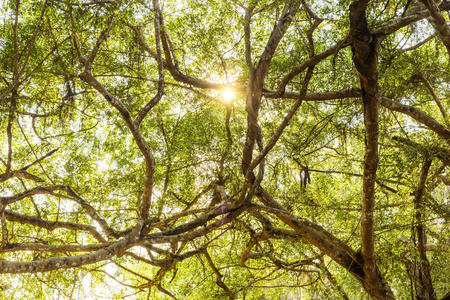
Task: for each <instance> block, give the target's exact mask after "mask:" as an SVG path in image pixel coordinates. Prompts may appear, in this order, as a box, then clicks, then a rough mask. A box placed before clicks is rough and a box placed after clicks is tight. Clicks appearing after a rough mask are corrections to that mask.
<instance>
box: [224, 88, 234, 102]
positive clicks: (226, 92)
mask: <svg viewBox="0 0 450 300" xmlns="http://www.w3.org/2000/svg"><path fill="white" fill-rule="evenodd" d="M222 96H223V99H224V100H225V101H226V102H231V100H233V98H234V92H233V91H232V90H231V89H228V88H227V89H225V90H223V91H222Z"/></svg>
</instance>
